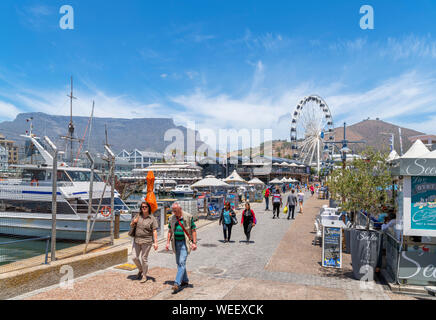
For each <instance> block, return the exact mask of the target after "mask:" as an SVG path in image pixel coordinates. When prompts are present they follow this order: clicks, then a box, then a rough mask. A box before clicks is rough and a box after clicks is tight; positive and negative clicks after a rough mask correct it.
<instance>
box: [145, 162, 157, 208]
mask: <svg viewBox="0 0 436 320" xmlns="http://www.w3.org/2000/svg"><path fill="white" fill-rule="evenodd" d="M146 180H147V195H146V197H145V202H147V203H148V204H149V205H150V207H151V213H154V212H155V211H156V210H157V201H156V196H155V195H154V192H153V188H154V173H153V171H151V170H150V171H148V174H147V178H146Z"/></svg>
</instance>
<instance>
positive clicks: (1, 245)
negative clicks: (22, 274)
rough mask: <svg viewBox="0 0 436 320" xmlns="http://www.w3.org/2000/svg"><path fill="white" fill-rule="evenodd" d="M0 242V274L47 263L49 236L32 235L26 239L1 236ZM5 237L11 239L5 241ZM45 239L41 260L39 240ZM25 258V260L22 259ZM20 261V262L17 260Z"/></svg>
mask: <svg viewBox="0 0 436 320" xmlns="http://www.w3.org/2000/svg"><path fill="white" fill-rule="evenodd" d="M2 239H4V240H3V241H2V242H0V274H1V273H5V272H10V271H14V270H17V269H20V268H27V267H33V266H37V265H40V264H48V253H49V248H50V236H44V237H34V238H28V239H14V238H12V237H11V238H2ZM6 239H11V240H9V241H5V240H6ZM43 240H45V254H44V255H43V257H44V261H41V259H40V256H41V255H42V254H41V251H42V250H41V249H43V248H41V246H40V242H42V241H43ZM23 259H25V260H23ZM17 261H20V262H17Z"/></svg>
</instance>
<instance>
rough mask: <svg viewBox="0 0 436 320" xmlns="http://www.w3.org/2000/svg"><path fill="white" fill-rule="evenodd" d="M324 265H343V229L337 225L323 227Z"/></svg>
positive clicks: (337, 266) (335, 266)
mask: <svg viewBox="0 0 436 320" xmlns="http://www.w3.org/2000/svg"><path fill="white" fill-rule="evenodd" d="M322 266H323V267H332V268H341V266H342V229H341V228H337V227H327V226H324V228H323V235H322Z"/></svg>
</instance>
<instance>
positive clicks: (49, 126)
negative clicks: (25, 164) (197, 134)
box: [0, 112, 202, 153]
mask: <svg viewBox="0 0 436 320" xmlns="http://www.w3.org/2000/svg"><path fill="white" fill-rule="evenodd" d="M30 117H33V126H34V130H33V132H34V133H35V134H36V135H37V136H39V137H43V136H45V135H47V136H48V137H49V138H50V139H52V140H53V142H54V143H55V144H57V145H58V147H59V148H60V149H62V150H64V149H65V145H66V142H65V140H63V139H61V138H60V137H61V136H65V135H67V133H68V123H69V121H70V117H69V116H55V115H48V114H45V113H41V112H32V113H21V114H18V115H17V117H16V118H15V120H13V121H4V122H1V123H0V133H2V134H4V135H5V136H6V138H7V139H10V140H15V141H16V142H17V143H18V144H21V145H22V144H23V143H24V140H25V139H24V138H21V137H20V135H21V134H25V132H26V131H27V130H29V123H28V122H26V119H28V118H30ZM88 121H89V118H88V117H73V123H74V126H75V134H74V135H75V137H76V138H80V139H82V138H85V142H84V145H83V149H82V150H88V134H87V135H86V136H85V137H84V133H85V129H86V127H87V126H88ZM105 125H106V126H107V131H108V142H109V144H110V145H111V148H112V150H114V152H116V153H118V152H120V151H121V150H123V149H126V150H127V151H131V150H133V149H135V148H137V149H139V150H141V151H142V150H146V151H154V152H164V150H165V148H166V147H167V146H168V145H169V144H170V143H171V142H170V141H169V142H166V141H164V135H165V132H166V131H167V130H169V129H174V128H175V129H180V130H181V131H182V132H183V134H184V136H185V146H186V137H187V135H186V132H187V129H186V128H185V127H183V126H177V125H176V124H175V123H174V121H173V119H171V118H137V119H121V118H97V117H94V118H93V121H92V136H91V139H90V141H89V145H90V148H89V150H90V151H92V152H103V145H104V143H105ZM87 132H88V133H89V128H88V131H87ZM173 139H174V138H173ZM201 143H202V142H199V141H197V146H199V145H201ZM76 148H77V143H76Z"/></svg>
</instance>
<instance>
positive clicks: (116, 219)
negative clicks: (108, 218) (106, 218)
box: [114, 211, 120, 239]
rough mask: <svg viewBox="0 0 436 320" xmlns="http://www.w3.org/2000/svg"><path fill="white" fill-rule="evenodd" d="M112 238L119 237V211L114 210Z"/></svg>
mask: <svg viewBox="0 0 436 320" xmlns="http://www.w3.org/2000/svg"><path fill="white" fill-rule="evenodd" d="M114 228H115V229H114V239H119V238H120V212H119V211H117V212H115V225H114Z"/></svg>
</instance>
